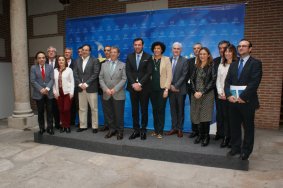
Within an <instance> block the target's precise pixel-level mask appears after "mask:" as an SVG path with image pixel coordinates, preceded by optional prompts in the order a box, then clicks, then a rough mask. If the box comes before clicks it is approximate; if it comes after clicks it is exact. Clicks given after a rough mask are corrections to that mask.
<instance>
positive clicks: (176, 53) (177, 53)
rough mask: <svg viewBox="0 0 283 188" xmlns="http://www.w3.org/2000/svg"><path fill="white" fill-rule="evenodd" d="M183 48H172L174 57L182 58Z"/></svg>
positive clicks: (175, 46)
mask: <svg viewBox="0 0 283 188" xmlns="http://www.w3.org/2000/svg"><path fill="white" fill-rule="evenodd" d="M181 51H182V48H181V47H180V46H179V45H174V46H173V48H172V52H173V56H174V57H177V56H180V54H181Z"/></svg>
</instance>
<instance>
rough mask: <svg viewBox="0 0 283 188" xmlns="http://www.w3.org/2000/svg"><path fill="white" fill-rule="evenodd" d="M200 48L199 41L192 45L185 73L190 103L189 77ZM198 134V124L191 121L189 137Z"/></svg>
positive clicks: (190, 88) (194, 66)
mask: <svg viewBox="0 0 283 188" xmlns="http://www.w3.org/2000/svg"><path fill="white" fill-rule="evenodd" d="M201 48H202V45H201V43H195V44H194V46H193V51H194V56H195V57H193V58H190V59H189V60H188V65H189V67H188V74H187V80H188V82H187V93H188V95H189V99H190V103H191V94H192V92H191V91H192V86H191V77H192V74H193V72H194V70H195V68H196V63H197V57H198V53H199V51H200V49H201ZM198 135H199V131H198V125H196V124H193V123H192V133H191V134H190V136H189V138H194V137H196V136H198Z"/></svg>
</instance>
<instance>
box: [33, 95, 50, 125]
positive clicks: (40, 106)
mask: <svg viewBox="0 0 283 188" xmlns="http://www.w3.org/2000/svg"><path fill="white" fill-rule="evenodd" d="M35 101H36V106H37V111H38V125H39V128H40V129H45V121H44V111H45V108H46V113H47V128H48V129H53V117H52V104H53V99H49V98H48V97H47V96H46V95H44V96H43V97H42V98H41V99H40V100H35Z"/></svg>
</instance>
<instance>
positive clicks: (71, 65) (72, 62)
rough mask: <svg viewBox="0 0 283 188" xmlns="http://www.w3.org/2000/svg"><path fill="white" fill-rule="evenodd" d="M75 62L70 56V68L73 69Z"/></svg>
mask: <svg viewBox="0 0 283 188" xmlns="http://www.w3.org/2000/svg"><path fill="white" fill-rule="evenodd" d="M75 64H76V61H75V60H74V59H73V58H71V64H70V66H69V67H70V68H71V69H72V70H74V66H75Z"/></svg>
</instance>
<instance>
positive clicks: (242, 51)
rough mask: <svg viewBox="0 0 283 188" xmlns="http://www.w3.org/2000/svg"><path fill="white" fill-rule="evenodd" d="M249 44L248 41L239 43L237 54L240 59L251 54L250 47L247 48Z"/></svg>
mask: <svg viewBox="0 0 283 188" xmlns="http://www.w3.org/2000/svg"><path fill="white" fill-rule="evenodd" d="M249 45H250V43H249V42H248V41H241V42H240V43H239V45H238V53H239V55H240V56H241V57H243V56H247V55H249V54H250V53H251V51H252V47H249Z"/></svg>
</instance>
